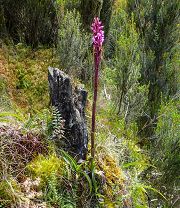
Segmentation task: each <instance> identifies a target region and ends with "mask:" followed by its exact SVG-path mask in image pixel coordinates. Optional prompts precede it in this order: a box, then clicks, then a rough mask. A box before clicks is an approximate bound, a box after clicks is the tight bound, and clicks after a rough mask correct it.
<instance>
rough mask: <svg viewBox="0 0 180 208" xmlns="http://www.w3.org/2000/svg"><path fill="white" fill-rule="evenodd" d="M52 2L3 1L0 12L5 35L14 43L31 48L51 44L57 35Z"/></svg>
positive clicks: (48, 0)
mask: <svg viewBox="0 0 180 208" xmlns="http://www.w3.org/2000/svg"><path fill="white" fill-rule="evenodd" d="M54 3H55V2H54V0H53V1H51V0H42V1H41V0H15V1H14V0H3V1H2V8H1V10H2V11H3V13H4V22H5V25H6V30H7V34H8V35H9V36H10V37H11V38H12V39H13V41H14V42H15V43H18V42H25V43H27V44H28V45H31V46H32V47H33V48H35V47H37V45H38V44H52V43H54V42H55V40H56V35H57V17H56V11H55V5H54Z"/></svg>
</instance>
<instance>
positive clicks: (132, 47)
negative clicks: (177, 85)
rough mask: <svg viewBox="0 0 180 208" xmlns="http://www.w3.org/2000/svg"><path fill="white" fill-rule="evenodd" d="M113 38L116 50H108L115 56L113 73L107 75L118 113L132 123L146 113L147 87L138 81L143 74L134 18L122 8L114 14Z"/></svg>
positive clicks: (111, 35) (112, 66)
mask: <svg viewBox="0 0 180 208" xmlns="http://www.w3.org/2000/svg"><path fill="white" fill-rule="evenodd" d="M110 37H111V42H112V43H113V51H112V52H111V51H109V52H108V53H109V54H110V55H111V57H112V58H111V60H110V67H109V69H108V70H111V71H112V72H108V74H110V76H111V77H110V79H113V81H114V83H113V85H115V88H116V89H115V93H114V97H113V100H115V101H116V103H117V112H118V114H119V115H120V116H121V118H124V120H125V122H126V123H129V122H131V121H134V120H136V119H137V118H138V117H139V116H140V115H141V114H142V113H143V108H144V106H145V104H146V101H147V92H148V90H147V86H145V85H143V86H141V85H140V83H139V79H140V77H141V74H140V69H141V64H140V56H141V50H140V47H139V45H138V41H139V35H138V32H137V31H136V28H135V24H134V20H133V17H132V18H131V19H130V20H129V19H128V16H127V13H126V12H125V11H124V10H123V9H119V10H118V11H117V12H115V13H114V14H113V18H112V24H111V28H110ZM109 48H110V47H107V49H109ZM111 48H112V47H111ZM112 74H113V76H112Z"/></svg>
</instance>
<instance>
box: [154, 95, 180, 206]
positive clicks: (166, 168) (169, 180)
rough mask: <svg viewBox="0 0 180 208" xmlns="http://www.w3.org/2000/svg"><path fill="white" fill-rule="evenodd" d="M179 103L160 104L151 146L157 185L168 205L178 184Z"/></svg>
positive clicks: (172, 199)
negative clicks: (156, 172)
mask: <svg viewBox="0 0 180 208" xmlns="http://www.w3.org/2000/svg"><path fill="white" fill-rule="evenodd" d="M179 105H180V102H179V100H178V99H177V100H171V101H169V102H168V103H167V104H164V105H162V106H161V109H160V112H159V120H158V123H157V129H156V137H155V138H156V139H154V140H153V142H152V146H151V153H152V158H153V161H154V163H155V165H156V167H157V171H158V172H159V174H157V176H156V177H157V178H156V180H158V184H157V186H158V188H159V189H160V190H161V192H162V193H164V194H165V196H166V197H167V199H168V205H169V206H172V204H173V203H174V202H175V201H176V199H177V198H178V187H179V186H180V181H179V170H180V140H179V135H180V128H179V120H180V113H179ZM157 150H158V151H157ZM163 203H164V202H163Z"/></svg>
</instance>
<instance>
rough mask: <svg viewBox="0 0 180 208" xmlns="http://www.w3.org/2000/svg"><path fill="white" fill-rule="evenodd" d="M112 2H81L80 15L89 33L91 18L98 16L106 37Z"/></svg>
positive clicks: (92, 0) (85, 0)
mask: <svg viewBox="0 0 180 208" xmlns="http://www.w3.org/2000/svg"><path fill="white" fill-rule="evenodd" d="M113 3H114V0H81V5H80V13H81V15H82V19H83V23H84V26H85V27H86V29H87V30H88V31H90V27H91V23H92V21H93V18H94V17H96V16H99V17H100V19H101V21H102V23H103V25H104V27H105V28H104V30H105V37H107V34H108V31H109V25H110V19H111V14H112V6H113Z"/></svg>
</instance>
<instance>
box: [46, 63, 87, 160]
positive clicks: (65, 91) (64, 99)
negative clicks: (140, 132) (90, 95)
mask: <svg viewBox="0 0 180 208" xmlns="http://www.w3.org/2000/svg"><path fill="white" fill-rule="evenodd" d="M48 81H49V90H50V101H51V104H52V105H53V106H55V107H57V108H58V110H59V113H60V114H61V117H62V118H63V120H64V121H65V122H64V137H65V138H62V139H60V140H59V141H58V139H57V140H56V143H57V145H58V147H59V148H63V149H64V150H66V151H68V152H69V153H70V154H71V155H72V156H73V157H76V158H77V159H85V157H86V153H87V144H88V133H87V125H86V118H85V106H86V100H87V92H86V91H85V90H84V89H82V88H79V87H76V88H75V89H74V90H73V88H72V84H71V80H70V78H69V76H68V75H66V74H65V73H64V72H63V71H60V70H59V69H57V68H52V67H49V68H48Z"/></svg>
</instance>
